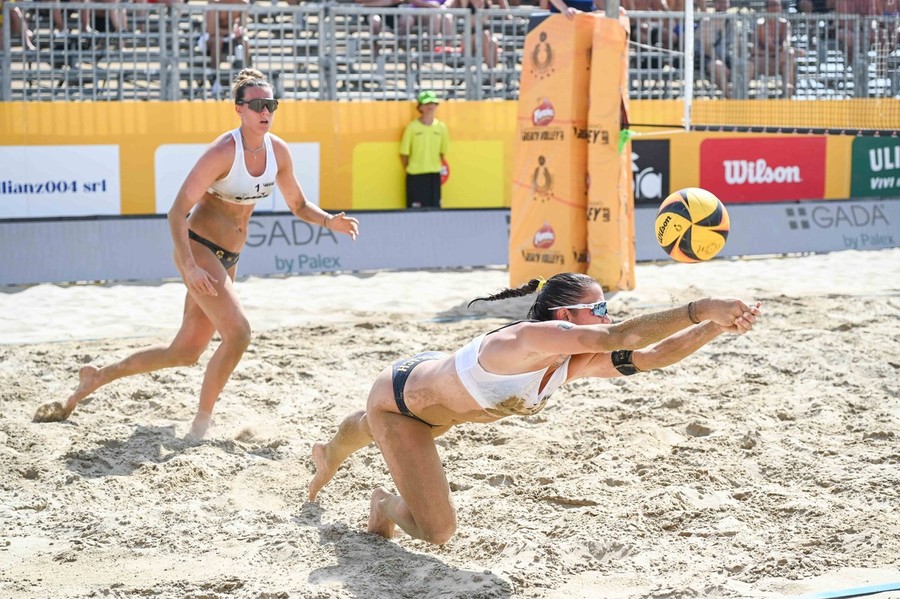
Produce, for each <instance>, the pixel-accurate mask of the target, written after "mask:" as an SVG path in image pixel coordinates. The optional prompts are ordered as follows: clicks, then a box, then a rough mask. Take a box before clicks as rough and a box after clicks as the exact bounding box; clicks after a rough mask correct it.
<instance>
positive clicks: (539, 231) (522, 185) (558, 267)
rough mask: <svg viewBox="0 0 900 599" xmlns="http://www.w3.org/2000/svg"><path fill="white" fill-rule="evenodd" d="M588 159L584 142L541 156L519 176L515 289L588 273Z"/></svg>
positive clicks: (512, 242)
mask: <svg viewBox="0 0 900 599" xmlns="http://www.w3.org/2000/svg"><path fill="white" fill-rule="evenodd" d="M585 159H586V155H585V153H584V149H583V144H580V143H578V142H572V143H570V144H567V145H566V146H563V148H562V149H559V150H556V151H553V152H548V153H547V154H546V155H544V154H541V155H538V156H537V157H536V158H535V159H534V161H533V163H532V164H530V165H525V166H524V168H522V169H521V170H520V171H518V172H517V173H516V175H517V177H516V183H517V184H516V187H515V189H513V208H512V211H511V219H510V235H509V264H510V281H511V283H510V284H511V285H513V286H515V285H520V284H522V283H525V282H527V281H528V280H530V279H532V278H534V277H536V276H543V277H545V278H549V277H551V276H553V275H554V274H556V273H558V272H566V271H571V272H585V270H586V268H587V259H588V258H587V241H586V234H587V231H586V227H585V207H586V204H587V198H586V195H585V191H586V185H587V183H586V163H585Z"/></svg>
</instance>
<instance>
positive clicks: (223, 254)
mask: <svg viewBox="0 0 900 599" xmlns="http://www.w3.org/2000/svg"><path fill="white" fill-rule="evenodd" d="M188 237H190V238H191V239H193V240H194V241H196V242H197V243H199V244H200V245H205V246H206V247H208V248H209V249H211V250H212V253H213V254H215V255H216V258H218V259H219V262H221V263H222V266H224V267H225V270H228V269H229V268H231V267H232V266H234V265H235V264H237V263H238V260H240V258H241V255H240V254H239V253H238V252H229V251H228V250H226V249H225V248H223V247H222V246H220V245H217V244H215V243H213V242H212V241H210V240H209V239H206V238H205V237H200V236H199V235H197V234H196V233H194V232H193V231H191V230H190V229H188Z"/></svg>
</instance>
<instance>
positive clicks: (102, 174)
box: [0, 145, 122, 218]
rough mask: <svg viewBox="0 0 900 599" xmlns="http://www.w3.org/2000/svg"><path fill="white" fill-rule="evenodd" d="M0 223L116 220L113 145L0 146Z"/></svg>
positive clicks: (116, 149) (117, 199) (116, 171)
mask: <svg viewBox="0 0 900 599" xmlns="http://www.w3.org/2000/svg"><path fill="white" fill-rule="evenodd" d="M0 164H2V165H3V174H2V175H0V218H41V217H56V216H87V215H95V214H103V215H107V214H121V213H122V194H121V192H120V187H119V171H120V165H119V147H118V146H117V145H72V146H0Z"/></svg>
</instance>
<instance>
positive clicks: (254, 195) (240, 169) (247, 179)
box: [207, 128, 278, 206]
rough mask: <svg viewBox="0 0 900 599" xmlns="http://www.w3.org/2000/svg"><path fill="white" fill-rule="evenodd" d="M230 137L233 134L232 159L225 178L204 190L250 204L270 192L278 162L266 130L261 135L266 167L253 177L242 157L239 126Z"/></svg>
mask: <svg viewBox="0 0 900 599" xmlns="http://www.w3.org/2000/svg"><path fill="white" fill-rule="evenodd" d="M231 137H233V138H234V162H233V163H232V164H231V170H230V171H228V174H227V175H225V178H224V179H220V180H218V181H216V182H215V183H213V184H212V185H210V186H209V189H208V190H207V191H208V192H209V194H210V195H212V196H214V197H217V198H219V199H220V200H224V201H226V202H231V203H232V204H244V205H251V206H252V205H254V204H256V202H257V201H259V200H261V199H262V198H267V197H269V196H270V195H272V191H273V190H274V189H275V176H276V175H277V174H278V164H277V163H276V162H275V150H274V149H273V148H272V138H271V136H270V135H269V134H268V133H266V135H265V137H264V138H263V143H264V144H265V146H266V170H265V171H264V172H263V174H262V175H260V176H259V177H254V176H253V175H251V174H250V173H249V172H247V163H246V162H245V161H244V140H243V139H241V130H240V128H238V129H235V130H234V131H232V132H231Z"/></svg>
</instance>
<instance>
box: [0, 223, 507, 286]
mask: <svg viewBox="0 0 900 599" xmlns="http://www.w3.org/2000/svg"><path fill="white" fill-rule="evenodd" d="M354 216H356V217H357V218H358V219H359V220H360V227H361V230H362V234H361V235H360V237H359V238H358V239H357V240H356V241H353V240H351V239H350V238H349V237H347V236H346V235H340V234H336V233H334V232H333V231H329V230H328V229H324V228H322V227H319V226H317V225H310V224H309V223H306V222H304V221H301V220H298V219H296V218H294V217H293V216H291V215H287V214H254V215H253V217H252V219H251V220H250V223H249V225H248V228H247V232H248V236H247V244H246V245H245V246H244V248H243V250H242V251H241V260H240V262H239V263H238V275H239V276H246V275H270V274H313V273H320V272H348V271H362V270H380V269H421V268H457V267H472V266H486V265H502V264H506V261H507V255H508V254H507V252H508V239H509V211H508V210H506V209H500V210H434V211H426V210H421V211H419V210H416V211H390V212H373V213H355V214H354ZM398 231H402V232H403V234H402V235H398V234H397V232H398ZM48 239H50V240H53V242H52V243H48V242H47V240H48ZM0 252H2V253H3V255H4V260H3V261H0V285H14V284H32V283H44V282H73V281H117V280H151V279H164V278H177V277H178V272H177V270H176V269H175V265H174V263H173V262H172V239H171V235H170V233H169V227H168V224H167V222H166V219H165V218H164V217H162V216H148V217H138V218H134V217H132V218H114V219H95V218H88V219H71V220H58V221H37V220H35V221H25V222H0ZM60 256H65V259H60ZM111 256H114V257H115V259H111V258H110V257H111Z"/></svg>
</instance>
